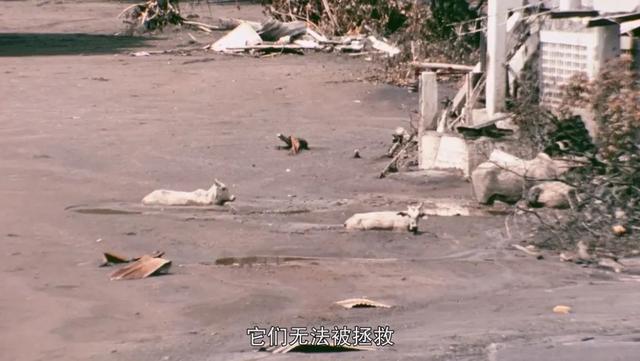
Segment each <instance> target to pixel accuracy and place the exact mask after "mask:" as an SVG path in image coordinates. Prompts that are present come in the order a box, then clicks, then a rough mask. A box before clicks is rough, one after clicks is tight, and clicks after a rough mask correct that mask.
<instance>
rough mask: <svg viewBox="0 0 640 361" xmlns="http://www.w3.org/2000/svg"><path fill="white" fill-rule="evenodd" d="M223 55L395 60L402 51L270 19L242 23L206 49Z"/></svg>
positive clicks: (357, 37)
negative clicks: (306, 53) (318, 55)
mask: <svg viewBox="0 0 640 361" xmlns="http://www.w3.org/2000/svg"><path fill="white" fill-rule="evenodd" d="M206 48H208V49H211V50H214V51H217V52H222V53H236V54H237V53H251V54H256V53H257V54H263V53H274V52H276V53H296V54H303V53H304V51H306V50H314V51H325V52H331V51H338V52H344V53H356V54H369V53H379V54H383V55H386V56H388V57H393V56H395V55H397V54H399V53H400V50H399V49H398V48H397V47H395V46H393V45H390V44H388V43H386V42H384V41H382V40H380V39H377V38H376V37H374V36H365V35H360V34H354V35H345V36H339V37H332V38H328V37H326V36H325V35H323V34H321V33H319V32H317V31H315V30H313V29H311V28H310V27H309V26H308V23H306V22H304V21H291V22H282V21H278V20H275V19H268V20H266V21H264V22H262V23H254V22H245V21H240V23H239V24H238V25H237V27H235V28H234V29H233V30H232V31H231V32H229V33H227V34H226V35H224V36H223V37H222V38H220V39H219V40H217V41H216V42H214V43H213V44H211V45H210V46H208V47H206Z"/></svg>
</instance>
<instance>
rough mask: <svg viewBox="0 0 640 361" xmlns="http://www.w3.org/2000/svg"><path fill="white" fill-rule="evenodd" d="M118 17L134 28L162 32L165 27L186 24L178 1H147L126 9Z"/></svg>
mask: <svg viewBox="0 0 640 361" xmlns="http://www.w3.org/2000/svg"><path fill="white" fill-rule="evenodd" d="M118 17H123V18H124V21H125V22H126V23H127V24H129V25H130V26H131V27H132V28H133V27H136V26H142V27H143V28H144V29H145V30H148V31H152V30H162V29H163V28H164V27H165V26H167V25H169V24H171V25H179V24H182V23H183V22H184V18H182V16H181V15H180V7H179V6H178V0H147V1H146V2H144V3H140V4H133V5H131V6H128V7H127V8H125V9H124V10H123V11H122V12H121V13H120V15H119V16H118Z"/></svg>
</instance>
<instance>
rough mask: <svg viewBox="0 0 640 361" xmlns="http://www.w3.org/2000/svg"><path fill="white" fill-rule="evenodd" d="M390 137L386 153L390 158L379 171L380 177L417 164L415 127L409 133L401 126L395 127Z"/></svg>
mask: <svg viewBox="0 0 640 361" xmlns="http://www.w3.org/2000/svg"><path fill="white" fill-rule="evenodd" d="M391 138H392V140H391V146H390V147H389V150H387V153H386V156H387V157H388V158H391V160H390V161H389V163H387V165H386V166H385V167H384V169H383V170H382V172H380V176H379V177H380V178H385V177H386V176H387V175H388V174H389V173H394V172H398V171H400V170H402V169H408V168H410V167H412V166H416V165H417V164H418V139H417V131H416V130H415V129H412V131H411V133H409V132H408V131H407V130H406V129H404V128H403V127H397V128H396V129H395V131H394V132H393V134H392V135H391Z"/></svg>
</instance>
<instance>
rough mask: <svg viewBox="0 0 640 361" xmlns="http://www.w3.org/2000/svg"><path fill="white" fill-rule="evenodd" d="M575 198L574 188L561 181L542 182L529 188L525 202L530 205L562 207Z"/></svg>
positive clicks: (569, 203) (566, 206) (565, 206)
mask: <svg viewBox="0 0 640 361" xmlns="http://www.w3.org/2000/svg"><path fill="white" fill-rule="evenodd" d="M575 199H576V189H575V188H574V187H572V186H570V185H568V184H566V183H563V182H557V181H556V182H544V183H540V184H538V185H535V186H533V187H531V189H529V193H528V194H527V202H528V203H529V206H531V207H547V208H557V209H564V208H569V207H570V206H571V204H572V203H571V202H573V201H574V200H575Z"/></svg>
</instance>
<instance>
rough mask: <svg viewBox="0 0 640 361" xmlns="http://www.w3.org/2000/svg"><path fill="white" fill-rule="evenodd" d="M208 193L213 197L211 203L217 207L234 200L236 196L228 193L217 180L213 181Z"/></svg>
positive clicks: (223, 185) (224, 186) (227, 189)
mask: <svg viewBox="0 0 640 361" xmlns="http://www.w3.org/2000/svg"><path fill="white" fill-rule="evenodd" d="M209 191H210V192H211V195H212V196H214V197H215V198H214V199H213V202H214V203H215V204H217V205H219V206H222V205H224V204H225V203H227V202H233V201H235V200H236V196H234V195H232V194H231V193H230V192H229V188H227V186H226V185H225V184H224V183H222V182H220V181H219V180H217V179H214V181H213V186H211V189H210V190H209Z"/></svg>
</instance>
